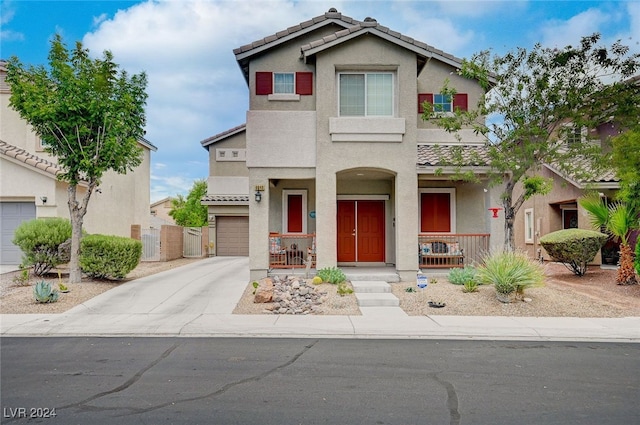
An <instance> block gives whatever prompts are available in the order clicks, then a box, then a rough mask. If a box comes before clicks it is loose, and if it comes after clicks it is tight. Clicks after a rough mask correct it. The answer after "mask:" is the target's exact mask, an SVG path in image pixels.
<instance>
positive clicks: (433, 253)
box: [418, 233, 489, 269]
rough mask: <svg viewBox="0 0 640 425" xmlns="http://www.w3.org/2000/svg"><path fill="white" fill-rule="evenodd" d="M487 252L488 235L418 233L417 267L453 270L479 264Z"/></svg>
mask: <svg viewBox="0 0 640 425" xmlns="http://www.w3.org/2000/svg"><path fill="white" fill-rule="evenodd" d="M488 250H489V234H488V233H453V234H438V233H420V234H419V235H418V267H419V268H421V269H428V268H453V267H464V266H466V265H473V264H474V263H480V262H481V261H482V256H483V255H484V254H486V253H487V252H488Z"/></svg>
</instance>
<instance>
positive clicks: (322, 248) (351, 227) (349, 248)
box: [201, 9, 504, 280]
mask: <svg viewBox="0 0 640 425" xmlns="http://www.w3.org/2000/svg"><path fill="white" fill-rule="evenodd" d="M234 53H235V55H236V60H237V61H238V65H239V66H240V70H241V72H242V74H243V76H244V78H245V80H246V82H247V85H248V87H249V111H248V112H247V121H246V124H245V125H241V126H238V127H235V128H233V129H230V130H228V131H225V132H223V133H220V134H217V135H215V136H213V137H211V138H208V139H206V140H204V141H202V142H201V143H202V146H203V147H204V148H205V149H207V150H208V151H209V161H210V173H209V174H210V176H209V180H208V194H207V196H206V197H205V198H204V199H203V201H202V202H203V204H206V205H208V206H209V222H210V230H211V231H210V235H211V236H210V241H211V242H212V243H213V245H214V246H215V249H214V250H215V252H216V255H247V254H248V255H249V257H250V269H251V279H257V278H260V277H263V276H266V275H267V274H268V273H269V271H270V270H271V269H274V268H289V267H304V265H303V264H301V259H304V258H308V255H311V258H312V260H313V261H314V264H313V265H314V266H315V267H316V268H323V267H329V266H369V267H372V266H374V267H375V266H393V267H395V269H396V272H397V273H398V275H399V276H400V278H401V279H402V280H412V279H415V276H416V271H417V270H418V268H432V267H445V268H449V267H459V266H462V265H463V264H471V263H472V262H473V261H474V260H476V259H478V258H479V256H480V255H481V253H482V252H483V251H486V250H487V249H489V248H490V246H492V245H498V246H501V245H502V243H503V240H504V236H503V235H504V230H503V227H504V222H503V220H502V219H495V218H492V213H491V211H489V209H490V208H491V207H495V206H497V205H498V204H499V194H500V188H493V189H492V188H490V187H489V185H488V183H487V182H486V180H485V179H483V176H484V175H485V173H486V171H487V170H486V167H485V165H484V161H482V160H481V159H482V157H483V155H484V152H483V148H482V146H483V140H482V139H481V138H480V137H478V136H477V135H475V134H474V133H473V131H472V130H470V129H469V130H463V131H462V132H461V136H462V138H461V139H460V140H458V139H456V138H455V137H454V136H452V135H450V134H448V133H446V132H445V131H444V130H442V129H439V128H437V127H436V126H435V125H433V124H430V123H428V122H424V121H423V120H422V119H421V113H422V107H421V104H422V103H423V102H424V101H425V100H427V101H430V102H432V103H436V104H440V105H441V106H442V108H443V110H444V111H451V110H452V109H453V108H467V106H468V105H475V104H477V101H478V99H479V97H480V96H481V94H482V89H481V87H480V85H479V84H477V83H476V82H475V81H471V80H468V79H464V78H462V77H459V76H458V75H457V74H456V72H455V71H456V70H457V69H459V67H460V66H461V60H460V59H458V58H455V57H453V56H451V55H449V54H447V53H445V52H442V51H440V50H437V49H435V48H434V47H431V46H429V45H427V44H425V43H422V42H420V41H417V40H414V39H412V38H410V37H406V36H404V35H402V34H400V33H398V32H395V31H392V30H390V29H389V28H386V27H384V26H382V25H379V24H378V23H377V21H376V20H375V19H371V18H367V19H365V20H364V21H363V22H361V21H357V20H354V19H352V18H349V17H347V16H343V15H342V14H341V13H339V12H337V11H336V10H335V9H330V10H329V11H328V12H327V13H325V14H323V15H320V16H317V17H315V18H313V19H311V20H308V21H306V22H302V23H300V24H298V25H294V26H292V27H289V28H288V29H285V30H283V31H281V32H278V33H276V34H273V35H271V36H268V37H265V38H264V39H261V40H257V41H254V42H253V43H250V44H247V45H245V46H242V47H240V48H238V49H235V50H234ZM447 79H448V80H450V83H449V86H450V87H453V88H455V89H456V90H457V93H458V94H457V95H456V96H455V97H454V98H453V99H451V98H447V97H446V96H443V95H440V94H439V93H440V89H441V88H442V86H443V84H444V82H445V80H447ZM456 146H457V147H459V148H462V149H461V152H462V153H464V154H470V153H478V155H477V156H475V155H469V167H468V170H471V171H474V172H475V173H476V174H477V175H478V176H479V177H480V178H481V182H480V183H469V182H454V181H452V180H450V179H449V178H448V176H449V175H450V174H451V173H452V172H453V170H450V169H447V168H446V167H443V165H442V164H441V163H440V162H439V158H440V154H446V153H447V152H450V151H451V150H452V148H453V147H456ZM500 218H502V217H500ZM234 244H235V246H232V245H234ZM232 252H233V253H235V254H233V253H232Z"/></svg>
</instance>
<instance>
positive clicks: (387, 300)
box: [356, 293, 400, 307]
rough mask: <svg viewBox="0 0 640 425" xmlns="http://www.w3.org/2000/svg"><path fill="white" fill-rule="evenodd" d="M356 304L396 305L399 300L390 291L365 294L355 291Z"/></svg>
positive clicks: (367, 305) (369, 305)
mask: <svg viewBox="0 0 640 425" xmlns="http://www.w3.org/2000/svg"><path fill="white" fill-rule="evenodd" d="M356 299H357V300H358V306H360V307H387V306H388V307H398V306H399V305H400V300H399V299H398V298H397V297H396V296H395V295H393V294H391V293H385V294H367V293H364V294H362V293H356Z"/></svg>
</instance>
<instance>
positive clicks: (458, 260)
mask: <svg viewBox="0 0 640 425" xmlns="http://www.w3.org/2000/svg"><path fill="white" fill-rule="evenodd" d="M489 240H490V235H489V234H488V233H455V234H451V233H449V234H442V233H420V234H419V235H418V256H417V258H418V262H417V267H416V270H418V269H450V268H457V267H464V266H466V265H473V264H477V263H480V262H481V261H482V257H483V255H485V254H486V253H487V252H488V251H489V247H490V245H489ZM307 261H311V266H310V267H311V269H313V273H315V268H316V235H315V233H310V234H286V233H277V232H271V233H270V234H269V270H270V273H274V271H276V270H283V271H284V272H285V273H289V274H291V273H293V272H294V271H297V272H299V273H306V267H307ZM341 269H342V270H343V271H345V274H346V273H347V271H349V272H350V273H352V274H354V275H358V276H361V275H365V276H366V275H375V276H377V277H379V275H388V274H395V275H396V276H397V273H396V272H395V268H394V267H392V266H380V267H341ZM390 270H392V271H393V273H388V272H389V271H390ZM310 274H311V271H310ZM358 279H359V280H363V278H361V277H358ZM364 280H367V279H364Z"/></svg>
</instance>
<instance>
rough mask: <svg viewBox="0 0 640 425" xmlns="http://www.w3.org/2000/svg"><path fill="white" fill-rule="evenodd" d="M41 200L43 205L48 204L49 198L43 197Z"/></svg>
mask: <svg viewBox="0 0 640 425" xmlns="http://www.w3.org/2000/svg"><path fill="white" fill-rule="evenodd" d="M40 200H41V201H42V203H43V204H46V203H47V197H46V196H41V197H40Z"/></svg>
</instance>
